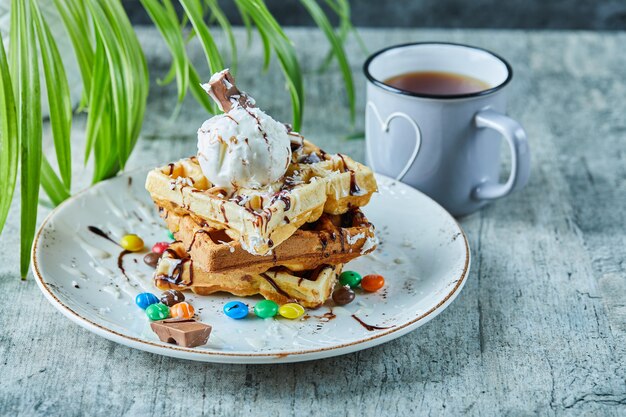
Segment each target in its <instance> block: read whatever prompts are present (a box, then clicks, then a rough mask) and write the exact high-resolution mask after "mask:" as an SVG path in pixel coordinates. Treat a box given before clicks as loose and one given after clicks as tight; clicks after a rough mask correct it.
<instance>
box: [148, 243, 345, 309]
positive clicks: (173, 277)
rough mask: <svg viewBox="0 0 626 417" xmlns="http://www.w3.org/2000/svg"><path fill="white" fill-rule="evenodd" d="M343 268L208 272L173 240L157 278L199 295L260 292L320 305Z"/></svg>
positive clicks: (281, 299) (164, 286) (167, 285)
mask: <svg viewBox="0 0 626 417" xmlns="http://www.w3.org/2000/svg"><path fill="white" fill-rule="evenodd" d="M342 267H343V265H341V264H338V265H335V266H331V265H320V266H318V267H317V268H315V269H313V270H309V271H299V272H293V271H290V270H289V269H287V268H285V267H274V268H272V269H270V270H268V271H265V272H263V273H248V272H241V271H231V272H226V273H209V272H206V271H205V270H203V269H202V268H200V267H199V266H198V265H197V264H196V263H195V262H194V261H193V260H192V259H191V257H190V256H189V254H188V253H187V251H186V250H185V246H184V245H183V244H182V242H174V243H172V244H171V245H170V247H169V248H168V249H167V250H166V251H165V252H164V254H163V256H162V257H161V260H160V261H159V263H158V265H157V268H156V272H155V275H154V280H155V284H156V286H157V287H158V288H159V289H161V290H167V289H178V290H191V291H193V292H195V293H196V294H199V295H208V294H213V293H215V292H220V291H224V292H229V293H231V294H234V295H236V296H240V297H245V296H250V295H255V294H260V295H262V296H263V297H265V298H266V299H268V300H272V301H275V302H276V303H278V304H284V303H287V302H294V301H295V302H298V303H299V304H301V305H302V306H304V307H307V308H317V307H319V306H321V305H322V304H323V303H324V302H325V301H326V299H328V297H330V294H331V292H332V290H333V288H334V286H335V282H336V281H337V276H338V275H339V274H340V273H341V268H342Z"/></svg>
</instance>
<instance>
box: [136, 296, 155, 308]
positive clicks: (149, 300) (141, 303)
mask: <svg viewBox="0 0 626 417" xmlns="http://www.w3.org/2000/svg"><path fill="white" fill-rule="evenodd" d="M158 302H159V299H158V298H157V296H156V295H154V294H152V293H150V292H142V293H140V294H137V296H136V297H135V304H137V307H139V308H141V309H142V310H145V309H146V308H148V306H150V305H152V304H156V303H158Z"/></svg>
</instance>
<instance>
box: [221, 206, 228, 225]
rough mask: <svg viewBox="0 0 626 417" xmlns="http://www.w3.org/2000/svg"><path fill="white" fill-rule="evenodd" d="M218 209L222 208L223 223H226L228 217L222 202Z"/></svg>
mask: <svg viewBox="0 0 626 417" xmlns="http://www.w3.org/2000/svg"><path fill="white" fill-rule="evenodd" d="M220 210H222V216H223V217H224V223H227V224H228V217H226V207H224V203H222V204H221V205H220Z"/></svg>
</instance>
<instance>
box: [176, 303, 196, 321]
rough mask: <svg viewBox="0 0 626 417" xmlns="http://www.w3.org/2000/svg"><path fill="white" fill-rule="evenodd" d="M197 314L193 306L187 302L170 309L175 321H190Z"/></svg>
mask: <svg viewBox="0 0 626 417" xmlns="http://www.w3.org/2000/svg"><path fill="white" fill-rule="evenodd" d="M195 312H196V311H195V310H194V308H193V306H192V305H191V304H189V303H188V302H186V301H183V302H182V303H178V304H174V305H173V306H172V308H170V314H171V315H172V317H174V318H175V319H190V318H192V317H193V315H194V313H195Z"/></svg>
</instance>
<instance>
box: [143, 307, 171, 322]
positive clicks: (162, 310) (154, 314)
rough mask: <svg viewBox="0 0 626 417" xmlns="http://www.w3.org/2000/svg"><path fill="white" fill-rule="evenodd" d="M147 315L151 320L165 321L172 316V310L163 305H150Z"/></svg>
mask: <svg viewBox="0 0 626 417" xmlns="http://www.w3.org/2000/svg"><path fill="white" fill-rule="evenodd" d="M146 314H147V315H148V318H149V319H150V320H165V319H166V318H168V317H169V315H170V308H169V307H168V306H166V305H165V304H163V303H156V304H150V305H149V306H148V308H146Z"/></svg>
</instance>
